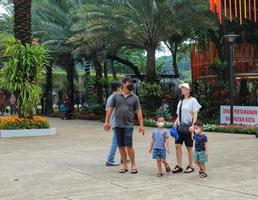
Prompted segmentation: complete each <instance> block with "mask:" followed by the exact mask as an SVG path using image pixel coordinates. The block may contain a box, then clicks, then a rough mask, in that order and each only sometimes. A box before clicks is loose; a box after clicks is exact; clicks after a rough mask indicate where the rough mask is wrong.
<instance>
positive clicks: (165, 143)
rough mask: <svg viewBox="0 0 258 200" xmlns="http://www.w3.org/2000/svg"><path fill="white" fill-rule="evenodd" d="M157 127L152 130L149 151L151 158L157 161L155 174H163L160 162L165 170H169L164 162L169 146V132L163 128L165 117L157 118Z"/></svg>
mask: <svg viewBox="0 0 258 200" xmlns="http://www.w3.org/2000/svg"><path fill="white" fill-rule="evenodd" d="M157 126H158V129H156V130H154V131H153V133H152V138H151V145H150V149H149V152H150V153H151V152H153V153H152V158H153V159H155V160H156V161H157V166H158V173H157V176H158V177H161V176H163V175H164V174H163V172H162V164H164V166H165V168H166V171H167V172H170V171H171V170H170V167H169V165H168V163H167V162H166V154H167V153H168V154H169V153H170V147H169V133H168V131H167V130H166V129H165V128H164V126H165V119H164V118H163V117H160V118H158V120H157Z"/></svg>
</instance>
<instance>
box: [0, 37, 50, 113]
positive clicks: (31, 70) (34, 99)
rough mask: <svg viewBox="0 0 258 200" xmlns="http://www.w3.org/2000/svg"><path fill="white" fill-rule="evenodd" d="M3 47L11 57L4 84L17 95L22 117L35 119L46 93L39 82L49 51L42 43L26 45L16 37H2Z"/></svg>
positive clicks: (0, 81) (0, 76)
mask: <svg viewBox="0 0 258 200" xmlns="http://www.w3.org/2000/svg"><path fill="white" fill-rule="evenodd" d="M0 37H1V36H0ZM0 49H2V51H3V52H4V56H6V57H7V60H6V62H4V66H3V68H2V69H1V70H0V85H1V87H3V88H4V89H6V90H8V91H10V92H12V93H13V94H15V95H16V96H17V103H18V107H19V116H20V117H24V118H32V116H33V115H34V114H35V113H36V106H37V104H38V103H39V102H40V98H41V94H42V89H41V87H40V86H39V85H40V84H39V81H40V80H41V79H42V78H43V77H44V69H45V65H46V64H48V62H47V57H48V55H47V50H46V48H45V47H44V46H41V45H37V46H34V45H30V44H25V45H23V44H21V43H20V42H19V41H17V40H16V39H15V38H14V37H13V36H8V37H3V36H2V37H1V38H0Z"/></svg>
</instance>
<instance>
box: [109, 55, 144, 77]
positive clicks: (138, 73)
mask: <svg viewBox="0 0 258 200" xmlns="http://www.w3.org/2000/svg"><path fill="white" fill-rule="evenodd" d="M108 58H109V59H111V60H115V61H117V62H119V63H121V64H124V65H126V66H128V67H130V69H131V70H133V72H134V73H135V75H136V76H137V78H139V79H140V80H142V76H141V73H140V71H139V68H138V67H137V66H135V65H134V64H133V63H132V62H130V61H129V60H125V59H123V58H120V57H118V56H109V57H108Z"/></svg>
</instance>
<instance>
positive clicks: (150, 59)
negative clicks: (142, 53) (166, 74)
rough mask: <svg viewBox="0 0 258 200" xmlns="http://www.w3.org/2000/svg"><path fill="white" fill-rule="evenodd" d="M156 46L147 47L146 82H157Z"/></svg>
mask: <svg viewBox="0 0 258 200" xmlns="http://www.w3.org/2000/svg"><path fill="white" fill-rule="evenodd" d="M155 51H156V48H155V47H149V48H147V66H146V82H149V83H154V82H156V64H155V58H156V57H155Z"/></svg>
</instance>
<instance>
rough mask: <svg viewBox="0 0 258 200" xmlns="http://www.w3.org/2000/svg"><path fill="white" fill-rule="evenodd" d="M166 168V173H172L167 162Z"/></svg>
mask: <svg viewBox="0 0 258 200" xmlns="http://www.w3.org/2000/svg"><path fill="white" fill-rule="evenodd" d="M165 167H166V172H167V173H169V172H171V169H170V166H169V164H168V163H167V162H166V163H165Z"/></svg>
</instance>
